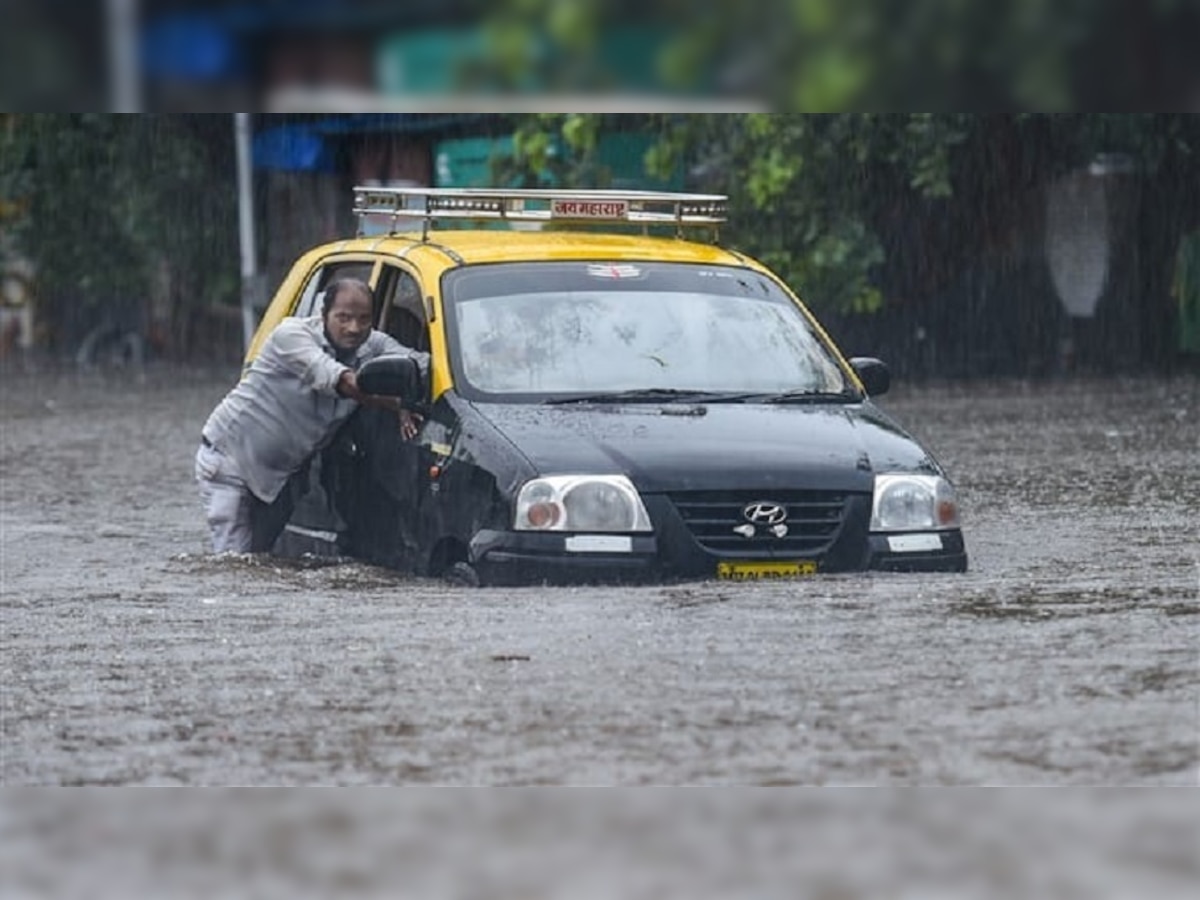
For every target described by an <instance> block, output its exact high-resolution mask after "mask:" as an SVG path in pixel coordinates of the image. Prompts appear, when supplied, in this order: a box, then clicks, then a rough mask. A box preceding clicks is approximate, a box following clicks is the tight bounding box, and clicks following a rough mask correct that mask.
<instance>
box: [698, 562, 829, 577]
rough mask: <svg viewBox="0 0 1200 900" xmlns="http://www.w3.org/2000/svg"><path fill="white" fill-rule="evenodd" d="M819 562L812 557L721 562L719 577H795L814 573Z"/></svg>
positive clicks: (718, 566)
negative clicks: (778, 560) (788, 559)
mask: <svg viewBox="0 0 1200 900" xmlns="http://www.w3.org/2000/svg"><path fill="white" fill-rule="evenodd" d="M816 571H817V564H816V562H815V561H813V560H811V559H800V560H793V561H791V562H719V563H717V577H718V578H725V579H728V580H730V581H757V580H759V579H762V578H795V577H796V576H797V575H812V574H814V573H815V572H816Z"/></svg>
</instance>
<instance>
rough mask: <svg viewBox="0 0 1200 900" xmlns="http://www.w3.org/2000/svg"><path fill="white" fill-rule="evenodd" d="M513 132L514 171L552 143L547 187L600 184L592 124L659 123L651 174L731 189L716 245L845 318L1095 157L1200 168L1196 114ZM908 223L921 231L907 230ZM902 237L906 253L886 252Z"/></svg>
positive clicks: (954, 260) (745, 117) (920, 117)
mask: <svg viewBox="0 0 1200 900" xmlns="http://www.w3.org/2000/svg"><path fill="white" fill-rule="evenodd" d="M810 12H812V13H813V14H814V15H815V14H816V12H819V9H817V8H816V7H814V8H813V9H812V10H810ZM518 128H519V132H518V133H519V134H520V135H521V139H520V141H518V146H519V147H523V148H526V152H525V155H524V156H523V157H521V158H519V159H516V160H514V161H513V162H512V164H513V165H514V166H515V167H516V168H518V169H520V168H521V166H522V165H539V164H542V163H544V162H545V157H543V156H539V155H538V153H536V152H533V151H534V150H540V149H542V148H545V147H547V146H557V147H559V148H561V150H562V152H561V153H560V154H559V156H558V158H557V159H556V160H555V161H554V166H556V181H555V182H554V183H557V184H563V185H570V186H583V187H603V186H604V183H603V182H601V181H598V180H596V178H595V172H594V171H593V170H592V169H590V168H589V162H588V160H589V156H588V154H589V152H590V149H591V148H592V147H593V146H594V144H595V138H596V135H597V134H599V133H600V132H601V130H602V129H605V128H624V129H637V130H640V131H643V132H648V133H652V134H657V135H658V141H657V143H656V144H655V145H654V146H652V147H651V149H650V150H649V151H648V152H647V154H646V157H645V161H644V163H645V169H646V173H647V174H649V175H651V176H655V177H663V176H665V175H666V174H668V173H670V172H671V171H673V170H676V169H677V168H679V167H682V168H684V169H685V170H686V171H688V173H689V184H690V186H691V187H692V188H694V189H697V190H703V191H711V192H716V193H725V194H728V195H729V197H730V207H731V220H730V222H729V224H728V225H727V226H725V227H724V228H723V229H722V239H723V241H724V242H725V243H728V244H731V245H733V246H736V247H739V248H741V249H743V250H745V251H746V252H748V253H750V254H751V255H753V256H756V257H758V258H759V259H761V260H763V261H764V262H766V263H767V264H768V265H770V266H771V267H772V268H773V269H774V270H775V271H777V272H778V273H779V274H780V275H781V276H782V277H783V278H784V279H785V280H787V281H788V282H789V283H790V284H791V285H792V286H793V288H794V289H795V290H796V291H797V292H798V293H799V294H800V295H801V296H802V297H804V299H805V301H806V302H808V303H809V304H810V305H811V306H813V307H814V308H816V309H822V310H835V311H839V312H847V313H849V312H855V313H867V312H874V311H877V310H879V309H880V308H882V306H883V304H884V302H885V296H884V288H885V287H886V286H887V285H888V284H892V285H893V286H894V285H896V284H899V285H902V286H903V287H902V288H900V290H901V291H902V292H909V291H914V290H915V291H919V292H922V293H928V292H929V291H934V290H938V289H940V288H941V287H942V286H944V285H945V284H946V283H947V282H948V281H949V280H950V279H952V278H953V277H954V273H955V272H956V271H957V270H958V268H960V267H961V266H963V265H966V264H968V263H969V261H970V259H971V258H972V256H975V257H978V256H979V255H980V254H983V253H985V252H986V247H985V242H986V241H987V240H988V237H987V234H988V224H989V216H990V215H991V214H993V213H996V214H1001V213H1003V211H1004V210H1005V209H1006V208H1007V205H1008V204H1010V203H1011V202H1012V198H1013V197H1014V196H1015V195H1017V194H1018V193H1020V192H1023V191H1027V190H1029V189H1031V188H1033V187H1036V185H1037V184H1038V183H1039V182H1041V183H1044V182H1046V181H1047V180H1049V179H1051V178H1054V177H1056V176H1057V175H1058V174H1060V173H1061V172H1063V171H1066V170H1068V169H1071V168H1076V167H1078V166H1081V165H1087V164H1088V163H1089V162H1091V161H1093V160H1094V159H1095V158H1096V155H1097V154H1098V153H1107V154H1110V155H1112V154H1118V155H1119V156H1120V158H1121V160H1122V165H1124V166H1126V167H1127V168H1129V169H1130V170H1131V171H1135V172H1139V173H1143V174H1146V175H1152V174H1153V173H1155V172H1157V171H1158V170H1159V169H1160V168H1162V167H1164V166H1167V164H1168V162H1170V164H1171V166H1173V168H1172V169H1171V171H1175V172H1177V173H1178V172H1187V171H1191V172H1193V173H1194V172H1195V171H1196V168H1195V167H1196V166H1197V165H1198V164H1200V121H1197V117H1193V116H1164V115H1148V114H1147V115H1111V116H1109V115H1094V116H1089V115H1062V116H1044V115H1042V116H1033V115H1008V116H997V115H992V116H982V115H969V114H928V113H919V114H918V113H903V114H875V113H853V114H840V115H800V114H768V113H752V114H738V115H713V114H704V115H689V116H685V115H667V114H660V115H641V116H623V117H616V116H600V115H592V116H588V115H582V114H572V115H568V116H564V115H547V114H542V115H537V116H521V117H518ZM1184 164H1186V165H1190V166H1191V167H1192V168H1191V169H1186V168H1184V169H1181V168H1180V166H1181V165H1184ZM1176 177H1182V176H1179V175H1177V176H1176ZM906 233H907V234H906ZM917 233H921V234H929V235H930V238H929V240H928V241H926V242H924V243H922V242H914V241H912V240H911V238H910V237H908V235H910V234H917ZM898 236H900V237H902V238H905V239H906V240H902V241H900V242H899V243H900V245H902V246H906V247H908V248H909V249H910V252H909V253H901V252H900V251H895V250H893V251H888V250H886V249H885V247H886V246H895V245H896V244H897V237H898ZM912 250H916V251H918V252H917V253H916V254H913V253H911V251H912ZM885 270H886V273H885Z"/></svg>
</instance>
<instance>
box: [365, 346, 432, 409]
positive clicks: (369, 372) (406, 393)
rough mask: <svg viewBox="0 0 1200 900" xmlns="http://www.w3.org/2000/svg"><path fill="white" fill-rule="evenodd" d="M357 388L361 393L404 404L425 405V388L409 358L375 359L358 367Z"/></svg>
mask: <svg viewBox="0 0 1200 900" xmlns="http://www.w3.org/2000/svg"><path fill="white" fill-rule="evenodd" d="M356 377H357V379H358V388H359V390H361V391H362V392H363V393H364V394H378V395H380V396H383V397H399V398H400V399H401V400H403V401H404V402H405V404H407V405H413V406H416V405H420V404H422V403H424V402H425V386H424V385H423V384H422V383H421V367H420V365H419V364H418V363H417V361H416V360H415V359H412V358H411V357H408V356H377V357H375V358H374V359H369V360H367V361H366V362H365V363H363V364H362V366H361V367H360V368H359V370H358V373H357V375H356Z"/></svg>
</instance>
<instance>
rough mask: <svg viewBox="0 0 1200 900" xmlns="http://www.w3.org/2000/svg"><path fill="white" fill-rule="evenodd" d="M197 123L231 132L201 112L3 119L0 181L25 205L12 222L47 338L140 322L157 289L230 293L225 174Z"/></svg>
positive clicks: (228, 181) (229, 191) (232, 255)
mask: <svg viewBox="0 0 1200 900" xmlns="http://www.w3.org/2000/svg"><path fill="white" fill-rule="evenodd" d="M220 118H221V119H222V120H224V119H225V117H220ZM206 127H207V128H213V127H223V128H224V129H225V130H227V131H228V132H229V133H230V134H231V133H232V126H230V125H228V124H227V123H226V122H225V121H220V122H217V121H214V119H213V118H211V117H179V116H151V115H142V116H117V115H106V114H80V115H65V114H45V115H20V116H13V117H12V120H11V122H10V123H9V127H8V128H7V129H6V130H5V132H4V134H3V137H2V138H0V173H2V178H3V181H0V191H3V192H4V193H5V194H7V195H8V196H15V197H20V198H21V199H22V202H23V204H24V206H25V210H26V214H25V215H24V216H23V217H22V218H21V219H20V220H19V221H18V222H17V223H16V225H15V228H16V232H17V238H18V240H19V242H20V244H21V245H22V247H23V249H24V251H25V253H27V254H28V255H29V256H30V257H31V258H32V261H33V262H34V264H35V266H36V270H37V273H38V274H37V281H38V296H39V305H38V315H39V318H40V319H41V320H42V322H43V325H44V326H45V328H46V329H47V330H48V331H49V336H50V340H51V341H52V342H54V343H59V344H64V343H67V344H69V343H71V342H73V341H77V340H78V339H79V337H80V335H81V333H83V332H86V330H87V329H88V328H90V327H94V326H95V325H96V324H99V323H100V322H102V321H104V320H105V319H111V320H117V321H119V322H120V323H121V324H122V325H124V326H125V327H146V326H147V324H148V322H147V319H148V318H149V317H150V315H151V313H150V309H149V308H150V304H151V297H152V295H154V294H155V293H156V292H158V293H159V294H162V292H163V291H165V290H166V291H169V292H170V294H171V295H172V296H171V297H170V298H169V300H170V301H171V302H173V303H175V304H177V305H178V306H179V307H181V308H183V309H186V307H189V306H197V305H206V304H210V303H214V302H219V301H225V300H231V299H235V298H236V296H237V270H236V258H237V256H236V252H237V249H236V244H235V243H233V240H234V239H235V237H236V230H235V229H234V228H231V227H230V225H231V223H232V222H233V221H235V218H234V217H235V214H236V209H235V202H236V197H235V195H234V191H233V185H232V180H233V179H232V173H231V172H230V171H227V170H221V169H219V168H218V165H219V161H218V160H214V159H213V158H212V155H211V152H210V149H209V148H210V146H211V144H210V143H207V142H205V141H202V140H200V137H199V135H198V134H197V132H196V129H197V128H201V129H202V128H206ZM164 276H166V278H167V280H168V281H169V283H170V287H169V288H168V287H165V286H164V284H163V281H164ZM178 312H179V310H178V309H171V310H169V312H168V316H170V317H174V315H175V314H176V313H178ZM164 324H167V325H168V326H169V325H171V324H173V323H164Z"/></svg>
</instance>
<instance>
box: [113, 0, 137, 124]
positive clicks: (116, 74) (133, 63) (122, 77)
mask: <svg viewBox="0 0 1200 900" xmlns="http://www.w3.org/2000/svg"><path fill="white" fill-rule="evenodd" d="M107 8H108V55H109V78H110V79H111V87H112V98H111V102H112V111H113V112H119V113H136V112H141V107H142V97H141V90H140V87H141V86H140V84H139V82H140V77H139V75H140V73H139V71H138V68H139V65H138V0H108V7H107Z"/></svg>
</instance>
